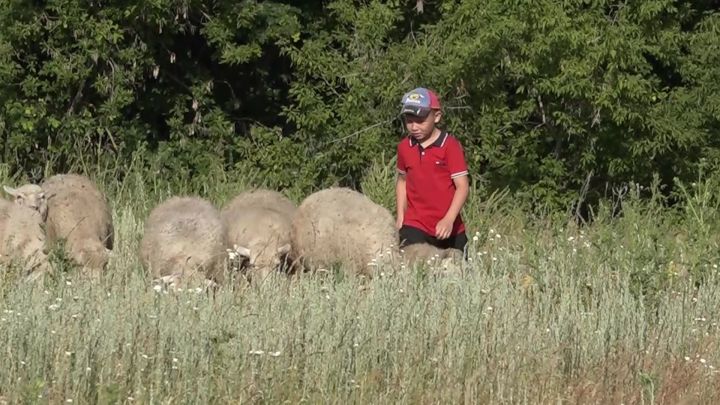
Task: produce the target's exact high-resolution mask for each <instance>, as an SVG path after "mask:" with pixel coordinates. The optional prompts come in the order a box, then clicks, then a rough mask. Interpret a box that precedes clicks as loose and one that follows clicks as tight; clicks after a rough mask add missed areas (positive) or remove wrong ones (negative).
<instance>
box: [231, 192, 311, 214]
mask: <svg viewBox="0 0 720 405" xmlns="http://www.w3.org/2000/svg"><path fill="white" fill-rule="evenodd" d="M255 207H265V208H272V209H274V210H276V211H278V212H280V213H282V214H284V215H287V216H288V217H292V215H293V214H294V213H295V210H296V209H297V207H296V206H295V204H293V202H292V201H290V199H289V198H287V197H285V196H284V195H283V194H282V193H280V192H277V191H274V190H266V189H256V190H250V191H245V192H243V193H240V194H238V195H237V196H236V197H235V198H233V199H232V200H230V201H229V202H228V203H227V204H225V207H224V208H223V212H226V211H228V212H229V211H232V212H241V211H242V209H243V208H255Z"/></svg>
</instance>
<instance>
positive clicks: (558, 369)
mask: <svg viewBox="0 0 720 405" xmlns="http://www.w3.org/2000/svg"><path fill="white" fill-rule="evenodd" d="M382 167H384V166H382V165H381V166H379V168H378V169H376V170H385V169H382ZM383 173H384V174H383ZM371 174H372V176H375V177H372V176H368V177H367V179H368V180H367V181H366V182H365V184H364V189H365V191H366V193H368V194H369V195H371V196H373V195H376V196H383V195H384V194H385V193H386V192H387V190H386V189H385V188H381V187H387V182H391V181H392V175H393V174H392V171H385V172H382V171H380V172H376V173H371ZM3 176H4V178H3V181H6V180H7V174H3ZM237 178H242V176H238V177H237ZM110 179H111V177H110V178H106V179H105V180H102V184H103V187H104V189H105V190H106V191H107V192H108V194H109V195H111V199H112V201H113V213H114V220H115V226H116V240H117V246H116V248H115V251H114V255H113V257H112V259H111V262H110V265H109V268H108V271H107V274H105V276H104V277H103V278H102V279H100V280H96V281H91V280H86V279H84V278H83V277H82V275H80V274H78V273H77V272H73V271H69V272H67V273H62V274H60V275H59V276H58V277H55V278H52V279H48V280H46V281H45V283H44V284H34V285H32V284H23V283H19V282H17V281H16V280H15V278H14V277H13V271H12V269H8V270H6V271H5V272H3V273H2V275H1V276H0V294H1V295H0V348H2V357H3V359H4V361H3V367H1V368H0V402H8V403H28V402H29V403H69V402H70V401H72V402H73V403H118V402H121V403H132V402H139V403H150V402H152V403H227V402H231V403H236V402H261V403H283V402H289V403H298V402H308V403H327V402H331V403H344V402H346V401H349V402H354V403H393V404H394V403H462V402H468V403H557V402H572V403H614V404H619V403H683V402H684V403H697V402H701V403H717V401H718V400H720V395H719V394H720V390H719V389H718V388H717V387H720V385H718V384H717V383H718V367H720V350H719V349H720V345H719V344H718V333H719V332H720V331H719V329H718V319H717V315H716V314H718V313H720V290H719V289H718V285H719V283H718V281H719V280H718V278H717V266H718V264H719V263H720V257H718V256H719V255H720V253H719V251H718V242H717V238H716V237H714V235H716V234H717V232H716V231H717V230H718V228H719V225H720V221H719V220H718V215H717V213H716V212H714V211H713V210H712V209H711V208H712V207H714V204H715V202H716V196H715V195H714V194H713V193H712V192H710V190H711V189H709V188H706V187H705V186H704V183H702V184H700V185H696V186H695V187H689V188H688V189H686V190H685V191H686V193H687V195H686V197H685V198H684V200H683V201H684V202H683V203H682V204H679V205H678V206H677V207H676V208H673V209H669V208H662V204H660V202H658V201H655V200H649V201H648V200H640V199H639V198H638V197H637V196H636V195H635V196H633V195H630V196H629V197H628V199H627V200H626V201H625V203H624V206H623V215H622V216H621V217H619V218H611V217H610V215H609V214H608V212H609V211H610V210H609V209H607V210H603V209H601V210H600V211H599V212H598V213H597V215H598V216H597V220H596V221H595V222H594V223H593V224H592V225H590V226H587V227H583V228H580V227H577V226H575V225H574V224H573V223H572V222H568V221H557V220H550V219H542V218H535V219H532V220H531V218H532V217H530V216H529V215H525V214H523V213H522V211H520V210H519V209H517V207H514V206H513V204H512V201H511V200H510V198H509V196H508V195H507V194H494V195H492V196H483V195H478V194H477V193H476V194H475V195H474V196H473V198H472V199H471V201H470V202H469V203H468V206H467V208H466V218H467V220H468V227H469V229H470V234H469V236H470V238H471V240H472V241H471V243H470V252H471V256H470V260H469V261H468V262H467V264H466V265H465V268H464V273H463V274H462V275H458V276H448V277H439V278H435V277H430V276H428V275H427V273H426V271H425V270H426V269H423V268H417V269H413V270H406V271H399V269H394V268H390V267H387V268H385V269H384V271H383V273H384V276H382V277H378V278H376V279H374V280H362V279H355V278H344V279H343V280H336V279H333V278H330V277H327V276H325V277H322V276H307V277H301V278H297V279H287V278H282V277H278V278H277V279H274V280H269V282H267V283H265V284H263V285H260V286H254V287H251V288H247V289H244V290H232V289H221V290H219V291H218V292H217V293H215V294H212V295H208V294H206V293H204V292H198V291H195V290H187V291H177V292H165V291H163V290H160V291H157V290H155V289H154V288H153V287H152V285H151V283H150V280H149V279H148V277H147V276H146V275H145V274H144V272H143V271H142V269H141V267H140V265H139V262H138V259H137V254H136V252H137V248H138V244H139V240H140V236H141V234H142V227H143V221H144V219H145V217H146V215H147V213H148V211H149V209H150V208H151V207H152V206H153V205H154V204H155V203H157V202H158V201H160V200H161V199H163V198H164V197H166V196H167V195H170V194H173V193H176V191H175V190H177V189H176V188H173V187H171V186H168V185H162V184H157V183H156V184H153V182H154V180H150V179H149V178H148V176H147V174H137V175H133V174H132V173H131V174H130V175H129V176H126V177H125V180H124V181H123V182H122V183H113V182H112V181H111V180H110ZM373 182H374V183H373ZM251 183H252V182H250V181H248V182H243V181H239V180H230V179H229V178H223V177H220V176H218V178H217V179H216V181H214V182H210V181H208V183H207V184H206V186H205V187H199V188H196V189H195V190H191V189H190V188H188V189H187V190H186V191H188V192H198V193H199V194H201V195H205V196H207V197H208V198H211V199H212V200H213V201H215V202H218V203H219V202H222V201H226V200H227V199H228V198H229V197H231V196H232V194H234V193H235V192H236V191H239V190H240V189H243V188H247V187H251V186H252V184H251ZM379 190H382V191H379ZM391 190H392V189H391ZM288 193H290V191H288ZM390 203H392V201H391V200H390ZM700 213H702V214H700Z"/></svg>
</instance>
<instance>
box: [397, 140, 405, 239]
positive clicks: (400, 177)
mask: <svg viewBox="0 0 720 405" xmlns="http://www.w3.org/2000/svg"><path fill="white" fill-rule="evenodd" d="M400 145H401V144H398V146H397V180H396V181H395V206H396V207H397V208H396V209H397V220H396V222H395V227H397V229H400V228H402V224H403V221H404V220H405V210H406V209H407V188H406V185H407V183H406V181H405V173H406V172H405V171H406V170H407V167H406V166H405V158H404V156H403V151H402V148H401V147H400Z"/></svg>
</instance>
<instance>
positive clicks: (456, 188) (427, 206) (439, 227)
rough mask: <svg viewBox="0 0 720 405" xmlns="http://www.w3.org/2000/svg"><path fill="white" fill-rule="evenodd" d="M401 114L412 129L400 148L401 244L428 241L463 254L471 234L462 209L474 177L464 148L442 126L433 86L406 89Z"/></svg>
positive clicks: (398, 196)
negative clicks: (467, 233)
mask: <svg viewBox="0 0 720 405" xmlns="http://www.w3.org/2000/svg"><path fill="white" fill-rule="evenodd" d="M400 114H401V116H402V117H403V120H404V122H405V128H407V131H408V137H407V138H405V139H403V140H401V141H400V143H399V144H398V146H397V171H398V177H397V183H396V185H395V192H396V193H395V194H396V202H397V224H396V226H397V228H398V229H399V233H400V246H401V247H402V246H407V245H411V244H414V243H423V242H425V243H429V244H431V245H434V246H437V247H439V248H441V249H447V248H453V249H458V250H460V251H463V252H464V248H465V245H466V244H467V236H466V235H465V225H464V224H463V221H462V218H461V216H460V210H461V209H462V207H463V204H465V200H466V199H467V196H468V189H469V181H468V169H467V164H466V163H465V156H464V154H463V149H462V146H461V145H460V142H458V140H457V139H455V137H454V136H452V135H450V134H448V133H447V132H446V131H444V130H442V129H440V128H438V127H437V124H438V123H439V122H440V120H441V118H442V111H441V109H440V101H439V99H438V97H437V95H436V94H435V93H434V92H432V91H431V90H428V89H426V88H422V87H420V88H417V89H415V90H412V91H410V92H409V93H406V94H405V95H404V96H403V98H402V109H401V111H400Z"/></svg>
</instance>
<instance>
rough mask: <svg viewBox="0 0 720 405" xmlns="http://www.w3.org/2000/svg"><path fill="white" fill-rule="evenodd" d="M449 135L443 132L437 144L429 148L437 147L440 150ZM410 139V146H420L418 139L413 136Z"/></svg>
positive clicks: (434, 143)
mask: <svg viewBox="0 0 720 405" xmlns="http://www.w3.org/2000/svg"><path fill="white" fill-rule="evenodd" d="M447 135H448V134H447V131H441V132H440V136H438V138H437V139H436V140H435V142H433V143H432V144H431V145H429V146H428V147H430V146H436V147H438V148H439V147H441V146H443V144H444V143H445V138H447ZM408 138H409V139H410V146H416V145H418V144H419V142H418V141H417V139H415V138H413V137H412V136H409V137H408Z"/></svg>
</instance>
